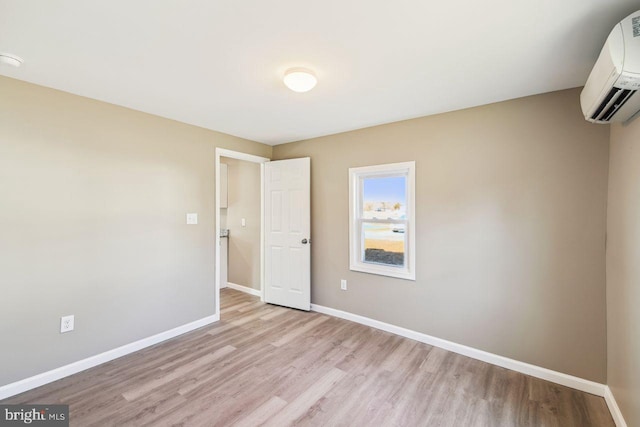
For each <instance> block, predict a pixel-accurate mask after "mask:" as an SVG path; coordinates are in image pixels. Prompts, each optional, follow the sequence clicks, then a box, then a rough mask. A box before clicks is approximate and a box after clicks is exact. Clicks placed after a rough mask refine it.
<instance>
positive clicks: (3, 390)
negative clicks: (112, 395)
mask: <svg viewBox="0 0 640 427" xmlns="http://www.w3.org/2000/svg"><path fill="white" fill-rule="evenodd" d="M228 287H229V288H231V289H235V290H238V291H240V292H246V293H248V294H251V295H255V296H260V295H261V292H260V291H258V290H256V289H252V288H248V287H246V286H241V285H237V284H235V283H230V282H229V283H228ZM311 310H312V311H315V312H318V313H322V314H326V315H329V316H333V317H338V318H341V319H345V320H350V321H352V322H356V323H359V324H362V325H365V326H370V327H372V328H376V329H380V330H382V331H386V332H390V333H393V334H396V335H399V336H402V337H405V338H409V339H412V340H415V341H419V342H423V343H425V344H429V345H432V346H434V347H439V348H442V349H445V350H448V351H451V352H454V353H457V354H461V355H464V356H467V357H471V358H473V359H477V360H481V361H483V362H486V363H491V364H493V365H497V366H501V367H503V368H506V369H511V370H513V371H516V372H520V373H523V374H526V375H531V376H533V377H536V378H540V379H543V380H547V381H551V382H553V383H556V384H560V385H563V386H567V387H571V388H574V389H576V390H580V391H584V392H586V393H590V394H594V395H596V396H600V397H604V399H605V401H606V403H607V406H608V408H609V411H610V412H611V416H612V417H613V420H614V422H615V423H616V426H617V427H627V423H626V422H625V420H624V417H623V416H622V412H621V411H620V408H619V407H618V404H617V402H616V400H615V397H614V396H613V393H612V392H611V389H610V388H609V387H608V386H607V385H605V384H600V383H597V382H594V381H589V380H585V379H583V378H579V377H575V376H573V375H568V374H563V373H562V372H557V371H553V370H551V369H547V368H542V367H540V366H536V365H531V364H529V363H524V362H520V361H518V360H514V359H509V358H508V357H504V356H499V355H497V354H493V353H489V352H486V351H483V350H478V349H475V348H473V347H468V346H465V345H462V344H457V343H454V342H451V341H447V340H443V339H441V338H436V337H433V336H431V335H427V334H424V333H421V332H417V331H413V330H411V329H406V328H402V327H400V326H396V325H392V324H390V323H385V322H381V321H379V320H375V319H371V318H368V317H364V316H360V315H357V314H353V313H349V312H346V311H342V310H337V309H335V308H330V307H325V306H322V305H318V304H311ZM218 320H220V314H219V313H218V314H215V315H212V316H208V317H205V318H203V319H200V320H196V321H194V322H191V323H187V324H186V325H182V326H179V327H177V328H173V329H170V330H168V331H165V332H161V333H159V334H156V335H153V336H150V337H147V338H143V339H141V340H138V341H135V342H133V343H130V344H126V345H123V346H121V347H118V348H115V349H113V350H108V351H105V352H103V353H100V354H97V355H95V356H91V357H88V358H86V359H83V360H79V361H77V362H74V363H70V364H68V365H65V366H62V367H59V368H56V369H52V370H50V371H47V372H43V373H41V374H38V375H34V376H32V377H29V378H25V379H23V380H20V381H16V382H13V383H10V384H7V385H4V386H1V387H0V400H2V399H6V398H9V397H11V396H15V395H17V394H20V393H24V392H25V391H29V390H31V389H34V388H36V387H40V386H42V385H45V384H48V383H51V382H53V381H56V380H59V379H61V378H64V377H67V376H69V375H73V374H76V373H78V372H81V371H84V370H86V369H89V368H92V367H94V366H98V365H100V364H102V363H106V362H109V361H111V360H114V359H117V358H119V357H122V356H125V355H127V354H130V353H134V352H136V351H138V350H142V349H143V348H146V347H150V346H152V345H155V344H158V343H160V342H162V341H166V340H168V339H171V338H174V337H176V336H178V335H182V334H185V333H187V332H191V331H193V330H195V329H198V328H201V327H203V326H206V325H209V324H211V323H214V322H217V321H218Z"/></svg>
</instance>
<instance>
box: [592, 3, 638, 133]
mask: <svg viewBox="0 0 640 427" xmlns="http://www.w3.org/2000/svg"><path fill="white" fill-rule="evenodd" d="M639 89H640V11H638V12H635V13H632V14H631V15H629V16H627V17H626V18H625V19H623V20H622V21H621V22H620V23H618V24H617V25H616V26H615V27H614V28H613V30H612V31H611V33H610V34H609V37H608V38H607V41H606V43H605V45H604V47H603V48H602V51H601V52H600V56H599V57H598V61H596V65H594V67H593V70H591V74H590V75H589V79H587V83H586V84H585V86H584V89H583V90H582V93H581V94H580V104H581V105H582V112H583V113H584V117H585V119H587V120H589V121H590V122H593V123H610V122H624V121H626V120H629V119H630V118H631V117H632V116H633V115H634V114H636V113H637V112H638V111H639V110H640V94H636V92H637V91H638V90H639Z"/></svg>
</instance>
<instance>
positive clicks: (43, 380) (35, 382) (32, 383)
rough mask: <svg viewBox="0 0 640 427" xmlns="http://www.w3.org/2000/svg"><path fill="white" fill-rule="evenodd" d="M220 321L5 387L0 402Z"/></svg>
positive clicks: (183, 329)
mask: <svg viewBox="0 0 640 427" xmlns="http://www.w3.org/2000/svg"><path fill="white" fill-rule="evenodd" d="M218 320H220V313H217V314H214V315H213V316H208V317H205V318H203V319H200V320H196V321H194V322H191V323H187V324H186V325H182V326H178V327H177V328H173V329H170V330H168V331H165V332H160V333H159V334H156V335H153V336H150V337H147V338H143V339H141V340H138V341H135V342H132V343H130V344H125V345H123V346H121V347H118V348H114V349H113V350H107V351H105V352H104V353H100V354H96V355H95V356H91V357H88V358H86V359H83V360H79V361H77V362H73V363H70V364H68V365H65V366H61V367H59V368H56V369H52V370H50V371H47V372H43V373H41V374H38V375H34V376H33V377H29V378H25V379H23V380H20V381H16V382H14V383H10V384H7V385H3V386H2V387H0V400H2V399H6V398H8V397H11V396H15V395H16V394H20V393H24V392H25V391H28V390H31V389H34V388H36V387H40V386H42V385H45V384H48V383H50V382H53V381H56V380H59V379H61V378H64V377H68V376H69V375H73V374H76V373H78V372H81V371H84V370H86V369H89V368H93V367H94V366H97V365H100V364H102V363H106V362H109V361H111V360H113V359H117V358H119V357H122V356H126V355H127V354H130V353H134V352H136V351H138V350H142V349H143V348H145V347H149V346H152V345H155V344H158V343H160V342H162V341H166V340H168V339H170V338H173V337H177V336H178V335H182V334H184V333H187V332H190V331H193V330H194V329H198V328H201V327H203V326H206V325H208V324H210V323H213V322H217V321H218Z"/></svg>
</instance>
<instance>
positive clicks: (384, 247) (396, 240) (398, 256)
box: [362, 222, 406, 267]
mask: <svg viewBox="0 0 640 427" xmlns="http://www.w3.org/2000/svg"><path fill="white" fill-rule="evenodd" d="M362 234H363V236H364V254H363V259H362V261H364V262H368V263H374V264H383V265H390V266H395V267H404V262H405V256H404V247H405V238H406V237H405V225H404V224H393V223H371V222H364V223H363V224H362Z"/></svg>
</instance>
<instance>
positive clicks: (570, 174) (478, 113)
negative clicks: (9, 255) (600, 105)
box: [274, 89, 609, 382]
mask: <svg viewBox="0 0 640 427" xmlns="http://www.w3.org/2000/svg"><path fill="white" fill-rule="evenodd" d="M579 93H580V91H579V90H578V89H573V90H567V91H561V92H554V93H550V94H545V95H539V96H533V97H528V98H523V99H517V100H512V101H507V102H502V103H498V104H493V105H488V106H484V107H479V108H472V109H468V110H463V111H457V112H453V113H447V114H441V115H437V116H430V117H425V118H420V119H415V120H409V121H404V122H398V123H393V124H389V125H384V126H378V127H373V128H368V129H363V130H358V131H353V132H348V133H342V134H338V135H332V136H327V137H323V138H317V139H313V140H309V141H302V142H296V143H291V144H284V145H279V146H276V147H274V158H275V159H286V158H294V157H303V156H310V157H311V170H312V190H311V191H312V238H313V248H312V302H313V303H315V304H321V305H324V306H329V307H333V308H336V309H340V310H345V311H348V312H352V313H356V314H360V315H363V316H367V317H370V318H374V319H378V320H381V321H384V322H388V323H392V324H395V325H399V326H402V327H406V328H410V329H413V330H417V331H420V332H423V333H427V334H430V335H433V336H436V337H440V338H444V339H447V340H451V341H454V342H457V343H461V344H465V345H469V346H472V347H475V348H479V349H483V350H486V351H489V352H493V353H497V354H500V355H503V356H506V357H510V358H513V359H516V360H521V361H524V362H528V363H532V364H535V365H539V366H543V367H546V368H550V369H554V370H557V371H560V372H565V373H568V374H571V375H576V376H579V377H582V378H587V379H590V380H594V381H598V382H605V379H606V355H605V351H606V337H605V333H606V326H605V252H604V251H605V226H606V223H605V222H606V220H605V214H606V197H607V195H606V192H607V169H608V138H609V135H608V127H607V126H596V125H591V124H589V123H587V122H586V121H585V120H584V118H583V117H582V115H581V113H580V108H579ZM409 160H415V161H416V175H417V178H416V187H417V191H416V206H417V209H416V215H417V218H418V220H417V249H416V252H417V280H416V281H415V282H411V281H406V280H400V279H392V278H388V277H382V276H376V275H371V274H365V273H358V272H353V271H350V270H349V257H348V168H349V167H354V166H365V165H374V164H383V163H391V162H401V161H409ZM342 278H344V279H347V280H348V287H349V290H348V291H346V292H344V291H341V290H340V279H342Z"/></svg>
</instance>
